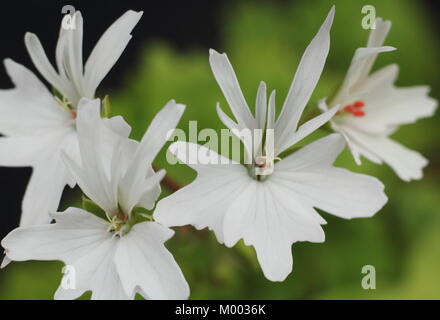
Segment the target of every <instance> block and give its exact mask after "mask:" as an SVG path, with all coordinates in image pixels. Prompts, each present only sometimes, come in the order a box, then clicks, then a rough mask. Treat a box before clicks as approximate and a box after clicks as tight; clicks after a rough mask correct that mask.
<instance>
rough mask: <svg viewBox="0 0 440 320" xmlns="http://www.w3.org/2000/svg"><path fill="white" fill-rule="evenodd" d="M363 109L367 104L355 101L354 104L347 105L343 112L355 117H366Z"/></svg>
mask: <svg viewBox="0 0 440 320" xmlns="http://www.w3.org/2000/svg"><path fill="white" fill-rule="evenodd" d="M363 107H365V102H363V101H361V100H358V101H355V102H354V103H353V104H348V105H346V106H345V107H344V108H343V110H344V111H345V112H347V113H350V114H351V115H353V116H355V117H363V116H365V111H363V110H361V108H363Z"/></svg>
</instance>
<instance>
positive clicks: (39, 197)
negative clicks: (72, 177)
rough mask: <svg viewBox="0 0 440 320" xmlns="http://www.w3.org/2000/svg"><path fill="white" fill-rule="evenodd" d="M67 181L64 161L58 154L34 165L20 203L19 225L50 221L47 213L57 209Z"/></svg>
mask: <svg viewBox="0 0 440 320" xmlns="http://www.w3.org/2000/svg"><path fill="white" fill-rule="evenodd" d="M67 182H68V177H67V174H66V169H65V166H64V163H63V162H62V160H61V159H60V158H59V157H58V156H57V157H56V159H48V160H47V161H46V162H43V161H42V162H41V163H39V164H37V165H35V166H34V168H33V171H32V175H31V179H30V180H29V183H28V185H27V187H26V192H25V194H24V197H23V202H22V204H21V209H22V212H21V219H20V226H32V225H39V224H43V223H48V222H50V220H51V218H50V216H49V214H50V213H52V212H55V211H56V210H57V209H58V205H59V203H60V200H61V195H62V194H63V190H64V187H65V186H66V184H67Z"/></svg>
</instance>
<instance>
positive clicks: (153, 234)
mask: <svg viewBox="0 0 440 320" xmlns="http://www.w3.org/2000/svg"><path fill="white" fill-rule="evenodd" d="M173 234H174V231H172V230H171V229H168V228H166V227H164V226H162V225H160V224H158V223H156V222H143V223H139V224H136V225H135V226H134V227H133V228H132V229H131V231H130V232H129V233H128V234H127V235H125V236H124V237H122V238H121V239H120V240H119V243H118V248H117V251H116V255H115V264H116V267H117V270H118V273H119V276H120V277H121V282H122V285H123V287H124V290H125V293H126V294H127V295H128V296H131V295H133V293H134V292H135V290H137V288H140V289H141V291H142V292H144V293H145V294H146V295H147V297H148V298H149V299H187V298H188V296H189V287H188V284H187V282H186V280H185V278H184V276H183V274H182V271H181V270H180V268H179V266H178V265H177V263H176V261H175V260H174V258H173V256H172V255H171V253H170V252H169V251H168V250H167V248H166V247H165V246H164V242H165V241H167V240H168V239H170V238H171V237H172V236H173Z"/></svg>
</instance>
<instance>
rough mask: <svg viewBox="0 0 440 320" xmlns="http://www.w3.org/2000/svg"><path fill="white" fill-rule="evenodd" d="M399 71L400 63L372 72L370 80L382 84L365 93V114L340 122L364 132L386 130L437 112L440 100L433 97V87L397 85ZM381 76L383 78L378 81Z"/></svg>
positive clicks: (371, 87)
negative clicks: (430, 91) (398, 86)
mask: <svg viewBox="0 0 440 320" xmlns="http://www.w3.org/2000/svg"><path fill="white" fill-rule="evenodd" d="M397 71H398V68H397V66H396V65H391V66H388V67H386V68H383V69H381V70H379V71H377V72H376V73H374V74H373V75H372V76H370V78H371V79H369V80H368V82H369V83H373V82H375V83H379V85H375V86H374V87H373V86H372V85H369V87H370V88H369V91H368V92H365V94H364V95H363V96H361V99H362V100H363V101H364V102H365V108H364V110H365V116H363V117H348V116H347V117H345V118H344V119H345V120H344V119H342V120H341V121H340V122H341V123H346V124H348V125H349V126H350V127H352V128H356V129H358V130H361V131H364V132H370V133H385V132H388V131H389V130H390V129H391V128H393V127H395V126H398V125H403V124H409V123H414V122H416V121H417V120H418V119H420V118H425V117H431V116H433V115H434V112H435V110H436V108H437V101H436V100H435V99H433V98H431V97H429V95H428V93H429V87H427V86H414V87H405V88H396V87H395V86H394V83H393V82H394V80H395V79H396V77H397ZM379 78H382V79H381V80H379V81H377V79H379Z"/></svg>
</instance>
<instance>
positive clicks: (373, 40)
mask: <svg viewBox="0 0 440 320" xmlns="http://www.w3.org/2000/svg"><path fill="white" fill-rule="evenodd" d="M375 22H376V23H375V24H376V25H375V27H376V28H374V29H371V32H370V35H369V37H368V44H367V46H368V47H380V46H382V45H383V43H384V41H385V38H386V37H387V35H388V32H389V31H390V29H391V21H388V20H386V21H384V20H383V19H382V18H376V21H375Z"/></svg>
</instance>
